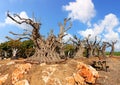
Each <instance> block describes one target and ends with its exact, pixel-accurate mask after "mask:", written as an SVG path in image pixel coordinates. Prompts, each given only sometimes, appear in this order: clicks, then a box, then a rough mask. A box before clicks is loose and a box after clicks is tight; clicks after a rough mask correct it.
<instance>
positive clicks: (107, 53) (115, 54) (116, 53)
mask: <svg viewBox="0 0 120 85" xmlns="http://www.w3.org/2000/svg"><path fill="white" fill-rule="evenodd" d="M109 54H110V52H106V55H109ZM113 55H114V56H120V52H114V54H113Z"/></svg>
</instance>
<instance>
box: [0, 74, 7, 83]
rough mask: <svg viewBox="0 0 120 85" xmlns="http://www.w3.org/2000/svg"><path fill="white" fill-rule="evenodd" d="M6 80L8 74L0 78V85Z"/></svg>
mask: <svg viewBox="0 0 120 85" xmlns="http://www.w3.org/2000/svg"><path fill="white" fill-rule="evenodd" d="M7 78H8V74H6V75H1V76H0V85H3V84H4V83H5V81H6V80H7Z"/></svg>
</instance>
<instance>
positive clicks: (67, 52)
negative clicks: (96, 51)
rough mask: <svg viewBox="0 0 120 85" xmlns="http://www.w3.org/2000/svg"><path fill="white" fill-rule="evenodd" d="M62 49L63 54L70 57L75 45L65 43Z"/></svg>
mask: <svg viewBox="0 0 120 85" xmlns="http://www.w3.org/2000/svg"><path fill="white" fill-rule="evenodd" d="M64 50H65V55H66V56H68V57H70V58H73V54H74V51H75V47H74V46H73V45H72V44H66V45H65V46H64Z"/></svg>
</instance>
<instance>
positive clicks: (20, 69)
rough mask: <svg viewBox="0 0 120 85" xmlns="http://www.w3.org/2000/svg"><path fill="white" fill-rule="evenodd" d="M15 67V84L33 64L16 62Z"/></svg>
mask: <svg viewBox="0 0 120 85" xmlns="http://www.w3.org/2000/svg"><path fill="white" fill-rule="evenodd" d="M15 67H16V69H15V70H14V71H13V73H12V84H15V83H16V82H17V81H19V80H20V79H22V78H23V74H25V73H27V72H28V71H29V70H30V68H31V64H29V63H26V64H16V65H15Z"/></svg>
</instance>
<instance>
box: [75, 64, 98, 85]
mask: <svg viewBox="0 0 120 85" xmlns="http://www.w3.org/2000/svg"><path fill="white" fill-rule="evenodd" d="M77 70H78V73H79V75H80V76H82V77H83V78H84V79H85V82H88V83H92V84H94V83H95V81H96V79H97V78H98V77H99V74H98V72H97V71H96V70H95V69H94V68H93V67H91V66H88V65H86V64H84V63H82V62H80V63H78V65H77Z"/></svg>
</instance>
